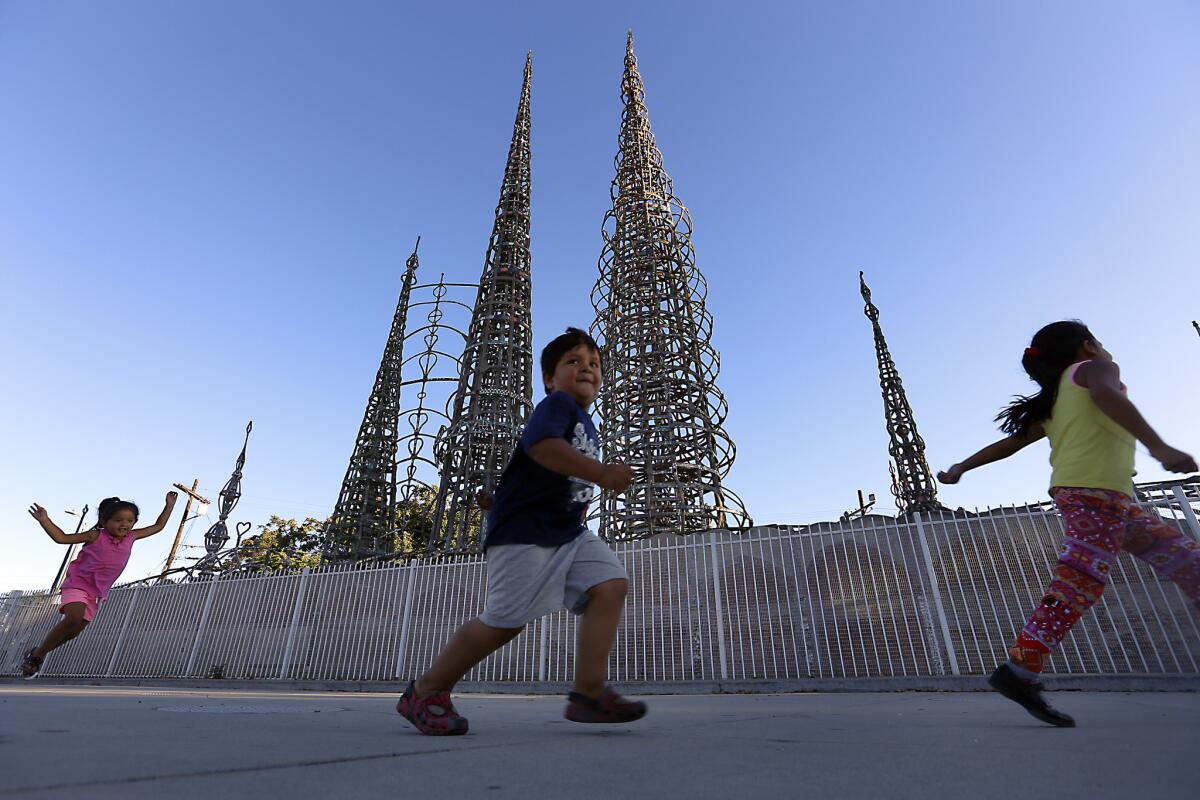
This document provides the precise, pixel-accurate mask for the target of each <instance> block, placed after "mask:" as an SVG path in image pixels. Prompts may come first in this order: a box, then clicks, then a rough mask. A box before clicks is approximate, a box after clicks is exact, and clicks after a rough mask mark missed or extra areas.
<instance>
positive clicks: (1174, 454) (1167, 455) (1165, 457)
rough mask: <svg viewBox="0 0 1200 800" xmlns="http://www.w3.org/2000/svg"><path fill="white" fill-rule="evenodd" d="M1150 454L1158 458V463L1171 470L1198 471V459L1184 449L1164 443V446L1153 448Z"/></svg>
mask: <svg viewBox="0 0 1200 800" xmlns="http://www.w3.org/2000/svg"><path fill="white" fill-rule="evenodd" d="M1150 455H1152V456H1154V457H1155V458H1156V459H1158V463H1160V464H1162V465H1163V467H1164V468H1165V469H1168V470H1170V471H1171V472H1196V471H1197V467H1196V459H1194V458H1192V457H1191V456H1190V455H1188V454H1187V453H1185V452H1183V451H1182V450H1176V449H1175V448H1174V447H1170V446H1168V445H1165V444H1164V445H1163V446H1162V447H1156V448H1154V449H1153V450H1151V451H1150Z"/></svg>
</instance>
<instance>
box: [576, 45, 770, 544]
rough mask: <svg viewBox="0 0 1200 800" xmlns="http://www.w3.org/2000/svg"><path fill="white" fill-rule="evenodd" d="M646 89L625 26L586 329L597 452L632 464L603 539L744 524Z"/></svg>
mask: <svg viewBox="0 0 1200 800" xmlns="http://www.w3.org/2000/svg"><path fill="white" fill-rule="evenodd" d="M645 94H646V92H645V86H644V84H643V82H642V77H641V75H640V74H639V73H638V64H637V58H636V56H635V55H634V52H633V32H632V31H630V33H629V37H628V40H627V43H626V50H625V72H624V76H623V77H622V80H621V96H622V100H623V103H624V110H623V112H622V115H621V131H620V134H619V136H618V151H617V156H616V159H615V162H616V177H615V178H614V179H613V182H612V188H611V191H610V194H611V196H612V208H611V209H610V210H609V211H608V212H607V213H606V214H605V217H604V225H603V237H604V247H603V250H602V251H601V255H600V262H599V271H600V278H599V280H598V281H597V283H596V286H595V288H594V289H593V290H592V305H593V306H594V308H595V310H596V320H595V322H594V323H593V324H592V333H593V335H595V336H596V338H597V339H598V341H599V342H600V343H601V350H602V353H603V357H604V385H603V386H602V388H601V392H600V399H599V407H600V417H601V428H600V436H601V441H602V445H603V449H604V458H605V461H610V462H619V463H624V464H628V465H630V466H631V467H633V469H634V473H635V478H634V482H633V484H632V485H631V486H630V487H629V488H628V489H627V490H626V491H625V492H623V493H619V494H618V493H614V492H605V493H603V494H602V495H601V498H600V502H599V504H598V508H597V509H595V510H594V511H593V515H594V516H598V517H599V531H600V535H601V536H602V537H604V538H605V539H607V540H609V541H612V540H618V539H633V538H640V537H645V536H650V535H653V534H656V533H664V532H674V533H689V532H693V531H699V530H707V529H711V528H729V527H743V526H747V525H750V524H751V520H750V517H749V515H748V514H747V513H746V510H745V506H744V505H743V503H742V501H741V499H740V498H738V497H737V495H735V494H734V493H733V492H731V491H730V490H729V489H728V488H727V487H726V486H724V485H723V483H722V481H723V479H724V477H725V476H726V475H727V474H728V472H729V468H730V466H731V465H732V464H733V460H734V457H735V454H736V449H735V447H734V444H733V441H732V440H731V439H730V437H729V436H728V435H727V434H726V433H725V430H724V427H723V425H724V421H725V418H726V415H727V413H728V410H729V404H728V403H727V402H726V400H725V397H724V395H722V394H721V391H720V390H719V389H718V388H717V385H716V377H717V373H718V372H719V370H720V357H719V355H718V353H717V351H716V350H715V349H714V348H713V346H712V343H711V337H712V326H713V318H712V314H711V313H709V311H708V310H707V309H706V308H705V298H706V296H707V294H708V284H707V282H706V281H705V279H704V276H703V275H701V274H700V271H699V270H698V269H697V268H696V256H695V252H694V250H693V249H692V241H691V233H692V221H691V216H690V215H689V213H688V210H687V208H685V207H684V205H683V203H681V202H680V200H679V198H678V197H676V196H675V191H674V187H673V184H672V182H671V178H670V177H669V176H668V175H667V172H666V170H665V169H664V167H663V156H662V152H661V151H660V150H659V148H658V146H657V144H656V143H655V139H654V134H653V133H652V132H651V130H650V117H649V113H648V111H647V109H646V104H645Z"/></svg>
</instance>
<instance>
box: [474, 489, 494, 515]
mask: <svg viewBox="0 0 1200 800" xmlns="http://www.w3.org/2000/svg"><path fill="white" fill-rule="evenodd" d="M494 501H495V498H494V497H493V496H492V495H490V494H488V493H487V492H476V493H475V505H477V506H479V507H480V508H482V509H483V510H484V511H491V510H492V503H493V502H494Z"/></svg>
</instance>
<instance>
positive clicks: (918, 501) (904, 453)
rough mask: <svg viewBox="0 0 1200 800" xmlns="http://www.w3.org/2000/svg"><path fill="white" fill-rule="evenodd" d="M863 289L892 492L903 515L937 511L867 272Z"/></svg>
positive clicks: (922, 450)
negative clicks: (892, 465)
mask: <svg viewBox="0 0 1200 800" xmlns="http://www.w3.org/2000/svg"><path fill="white" fill-rule="evenodd" d="M858 282H859V288H860V291H861V292H862V297H863V301H864V302H865V303H866V307H865V308H864V309H863V313H864V314H866V315H867V319H869V320H871V328H872V329H873V330H874V331H875V355H876V357H877V358H878V360H879V388H881V389H882V390H883V413H884V417H885V419H886V420H887V431H888V438H889V440H890V441H889V443H888V454H889V455H891V457H892V461H893V462H894V463H895V465H896V468H895V470H894V471H893V472H892V494H893V495H895V497H896V507H897V508H898V509H900V512H901V513H902V514H908V513H911V512H913V511H936V510H938V509H940V508H942V505H941V503H939V502H938V499H937V484H936V483H934V481H933V472H932V471H931V470H930V469H929V462H927V461H926V460H925V441H924V440H923V439H922V438H921V435H920V434H919V433H917V422H916V420H915V419H914V418H913V410H912V406H910V405H909V404H908V397H907V396H906V395H905V394H904V384H903V383H901V381H900V373H899V371H897V369H896V362H895V361H893V360H892V354H891V352H889V351H888V346H887V340H885V339H884V338H883V329H882V328H881V327H879V309H878V308H876V307H875V304H874V303H872V302H871V289H870V287H868V286H867V281H866V278H865V277H863V273H861V272H860V273H858Z"/></svg>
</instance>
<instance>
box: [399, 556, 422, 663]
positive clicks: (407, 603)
mask: <svg viewBox="0 0 1200 800" xmlns="http://www.w3.org/2000/svg"><path fill="white" fill-rule="evenodd" d="M404 577H405V578H406V579H407V580H408V584H407V585H406V586H405V587H404V611H403V612H402V613H403V614H404V616H403V617H401V618H400V643H399V647H398V648H397V652H396V675H395V677H397V678H403V677H405V675H404V670H405V668H406V667H407V661H408V658H407V656H408V651H407V650H406V648H407V647H408V623H409V620H411V619H412V606H413V595H414V594H415V593H416V589H417V562H415V561H410V562H408V563H407V564H405V565H404Z"/></svg>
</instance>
